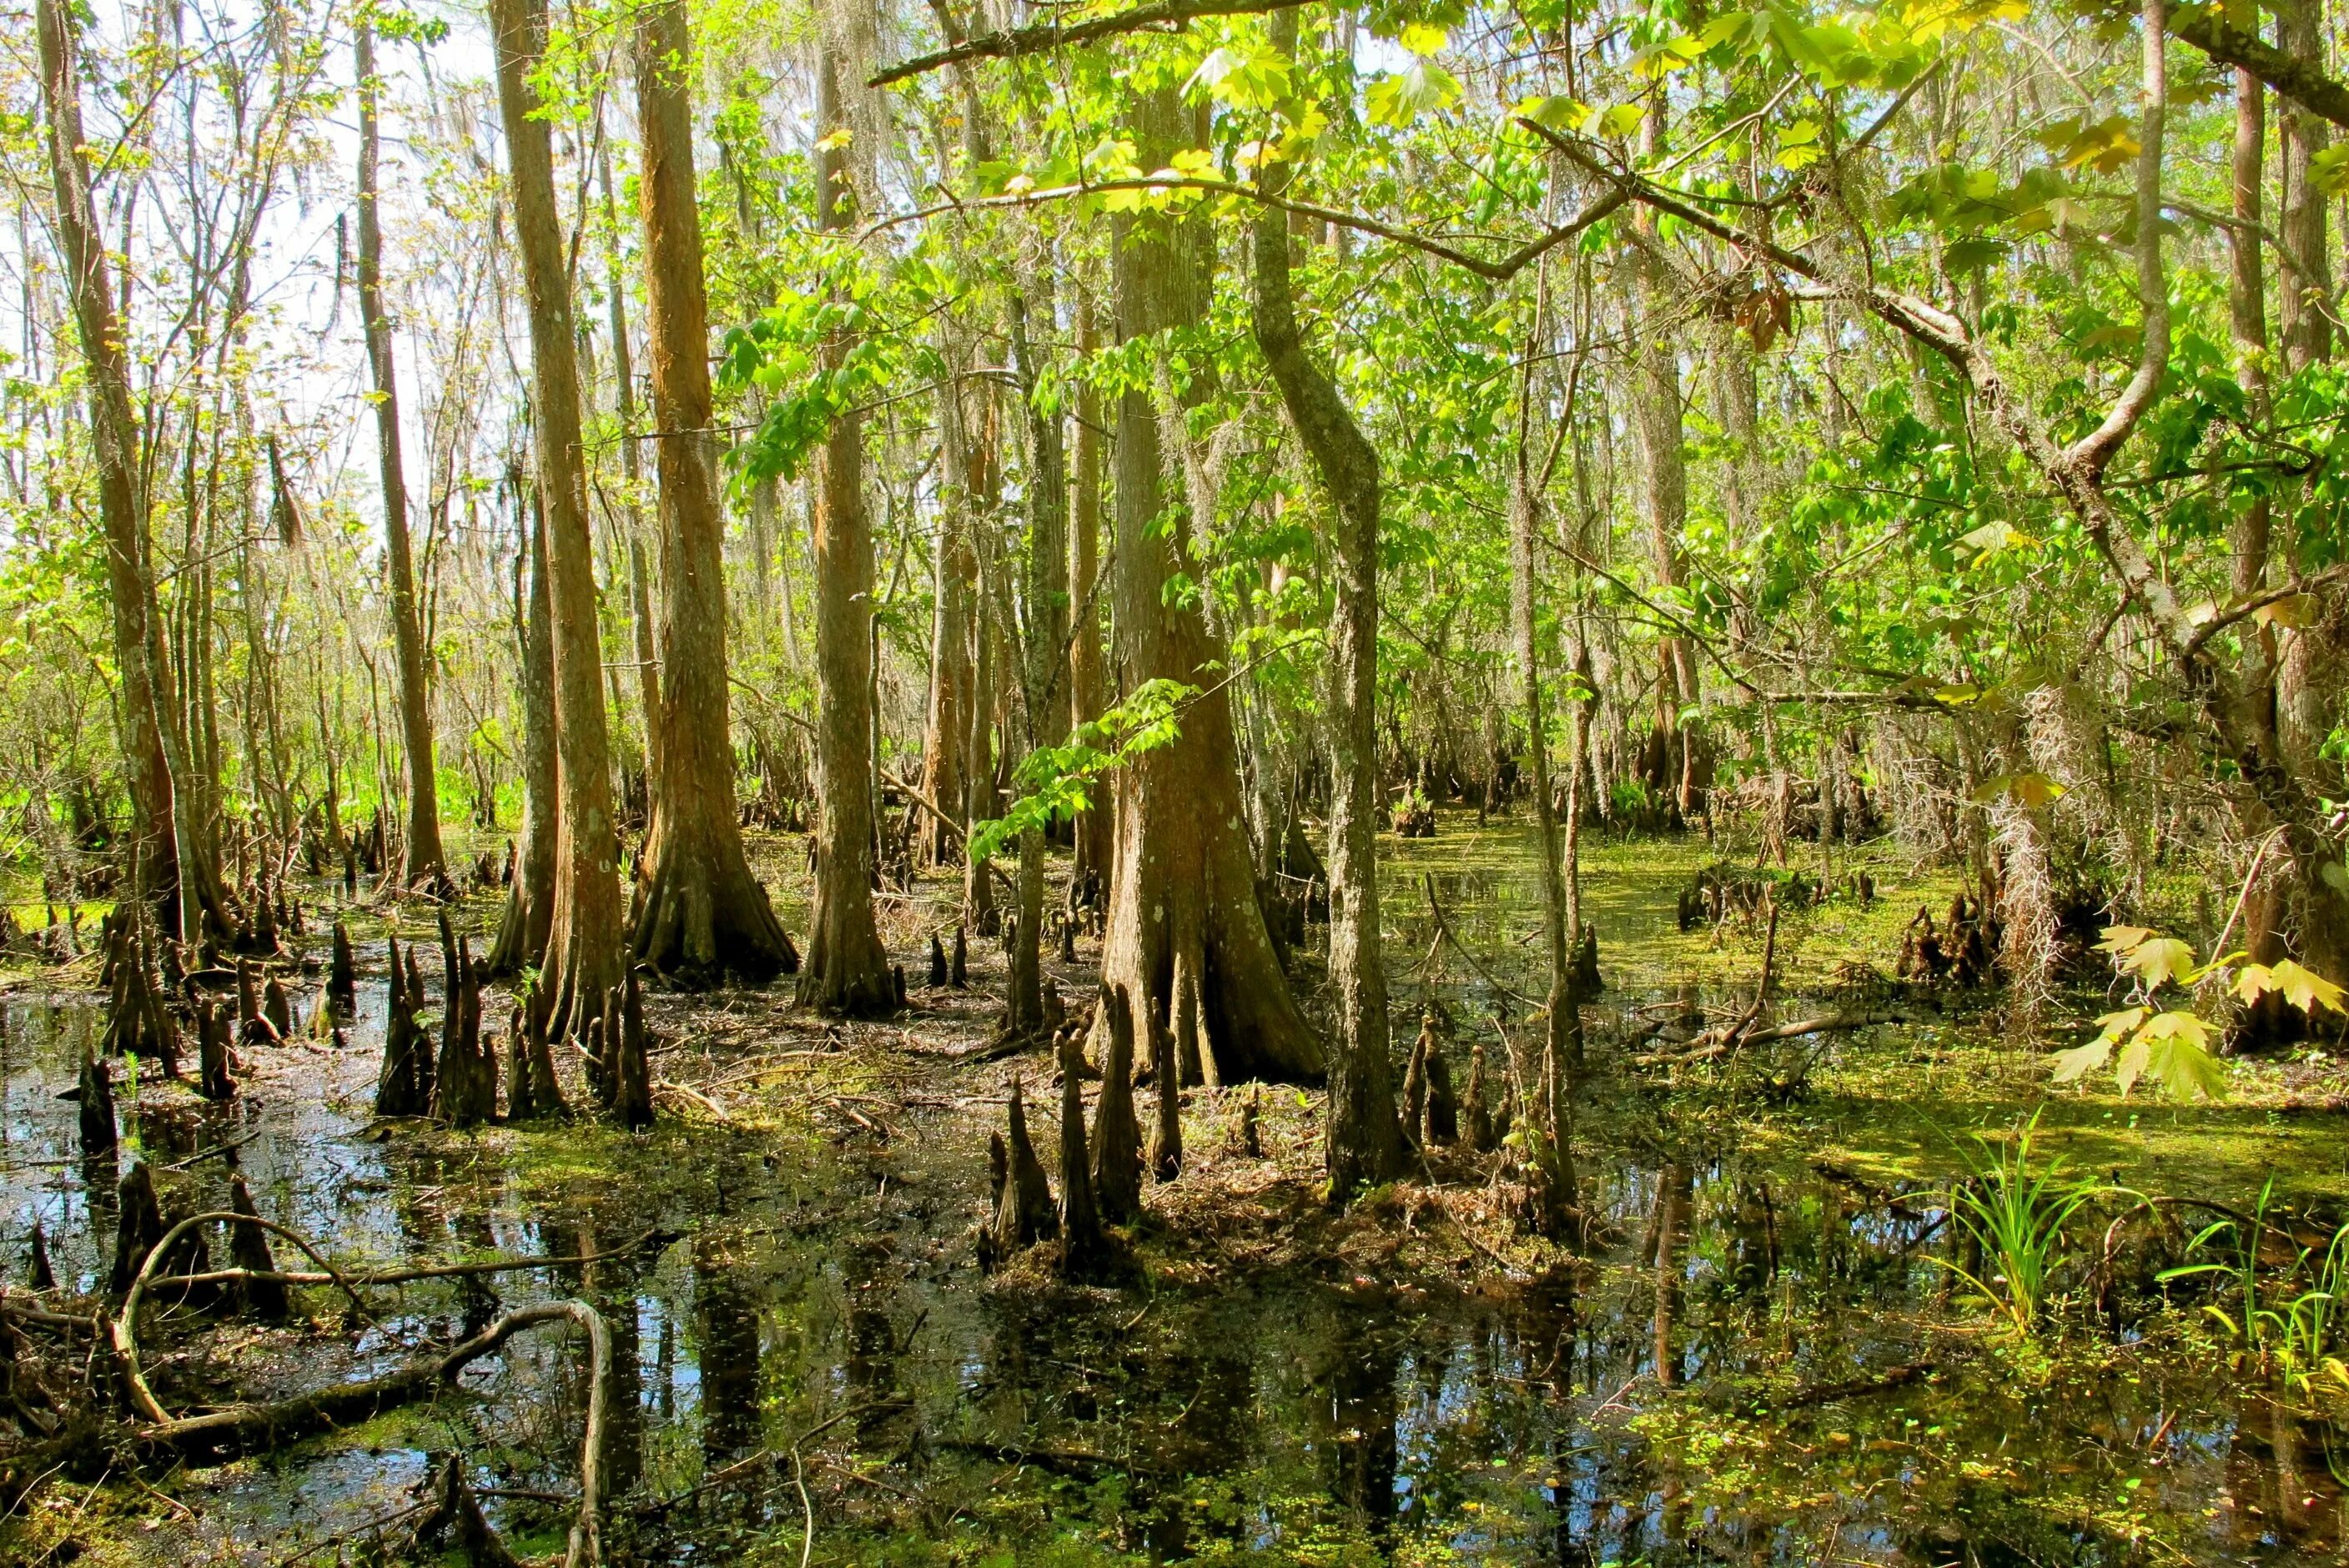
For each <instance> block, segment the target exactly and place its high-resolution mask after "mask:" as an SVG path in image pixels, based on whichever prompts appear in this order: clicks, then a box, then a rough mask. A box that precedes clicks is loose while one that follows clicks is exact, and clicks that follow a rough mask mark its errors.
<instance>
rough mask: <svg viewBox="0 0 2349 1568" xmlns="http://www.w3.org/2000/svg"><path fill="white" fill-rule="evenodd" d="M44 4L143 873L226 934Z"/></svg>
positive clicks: (109, 308)
mask: <svg viewBox="0 0 2349 1568" xmlns="http://www.w3.org/2000/svg"><path fill="white" fill-rule="evenodd" d="M36 29H37V31H38V34H39V46H40V58H41V96H42V100H43V105H44V107H45V108H46V109H47V121H48V124H47V138H46V139H47V150H48V160H49V175H50V180H51V182H52V185H53V187H54V191H55V195H56V200H57V245H58V249H59V250H60V251H61V252H63V253H64V261H65V266H66V272H67V288H68V289H69V290H70V291H71V293H72V296H73V307H74V325H75V328H76V331H77V333H78V335H79V338H80V342H81V350H82V358H83V362H84V364H85V365H86V366H87V368H88V376H89V379H90V388H91V395H90V398H89V407H90V434H91V444H92V446H93V448H94V449H95V454H96V457H97V468H98V515H99V520H100V521H101V523H102V524H103V526H104V528H105V531H106V571H107V587H108V591H109V597H110V598H111V600H112V601H113V610H114V645H115V660H116V664H117V666H118V669H119V677H118V678H119V680H120V681H121V686H122V691H121V701H120V704H119V707H118V709H117V712H118V714H119V721H118V722H119V726H120V728H121V732H122V752H123V756H124V758H126V759H127V762H128V768H129V794H130V799H131V809H132V833H133V836H134V840H135V843H134V848H133V861H132V868H131V869H132V877H133V882H134V885H136V886H137V887H138V888H139V890H140V893H141V894H142V895H143V896H145V897H148V898H150V899H152V900H154V901H155V903H156V905H157V911H158V915H159V919H160V923H161V924H162V926H163V928H164V929H165V930H167V931H176V932H178V934H180V936H181V938H182V939H183V940H186V941H190V942H192V941H196V940H198V939H199V938H201V937H202V935H204V934H205V933H206V931H207V929H209V930H210V931H211V932H212V934H216V935H219V936H221V937H223V938H225V937H227V936H229V935H230V934H233V932H234V930H235V928H236V924H237V922H236V920H235V918H234V916H233V911H232V909H231V906H230V903H229V900H228V895H227V890H226V889H225V888H223V887H222V885H221V882H220V873H219V866H218V863H217V861H215V860H214V859H213V858H212V854H211V853H210V847H209V841H207V840H206V839H205V838H204V837H203V836H202V834H201V833H199V832H196V831H193V830H192V823H191V820H190V819H189V807H190V802H188V801H187V800H185V799H182V798H181V797H182V791H181V790H180V789H177V788H175V780H176V779H177V778H178V777H179V776H181V774H183V773H184V771H185V769H184V765H183V764H175V761H174V758H175V756H176V755H177V753H178V752H179V751H181V749H183V748H181V747H179V746H178V745H177V744H176V734H177V731H176V729H175V728H174V727H173V726H172V721H171V717H170V715H169V712H168V710H167V707H166V705H165V701H164V698H163V695H162V694H163V692H164V691H165V690H166V688H167V686H168V682H169V669H170V661H169V659H168V658H167V657H166V655H165V654H164V651H163V624H162V617H161V615H160V612H159V611H158V609H157V607H156V599H155V576H154V570H153V566H152V564H151V562H150V559H149V554H148V535H147V524H146V513H145V504H144V501H143V500H142V486H141V483H140V451H139V422H138V418H137V417H136V415H135V414H134V413H133V412H132V409H131V403H130V368H129V356H128V354H127V353H126V351H125V349H124V346H123V336H122V332H121V328H120V325H119V315H118V312H117V307H116V303H115V294H114V285H113V283H112V280H111V279H110V277H109V269H108V266H107V260H106V253H105V250H104V242H103V240H102V238H101V237H100V235H99V232H98V212H97V207H96V203H95V201H93V199H92V197H91V194H90V187H89V170H88V165H87V164H86V163H85V162H84V160H83V159H84V154H83V151H82V148H83V139H82V125H81V88H80V83H79V81H78V77H77V76H76V74H75V66H74V54H75V32H74V21H73V18H72V15H71V14H70V13H69V12H68V11H67V8H66V6H65V5H63V4H62V3H61V0H39V3H38V4H37V5H36Z"/></svg>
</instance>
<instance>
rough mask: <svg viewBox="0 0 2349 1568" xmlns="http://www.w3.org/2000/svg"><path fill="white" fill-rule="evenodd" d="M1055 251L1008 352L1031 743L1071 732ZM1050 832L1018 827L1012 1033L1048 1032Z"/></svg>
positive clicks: (1030, 283)
mask: <svg viewBox="0 0 2349 1568" xmlns="http://www.w3.org/2000/svg"><path fill="white" fill-rule="evenodd" d="M1049 265H1050V254H1049V253H1047V254H1046V256H1045V257H1044V258H1043V260H1042V262H1041V263H1040V264H1039V265H1038V266H1037V267H1036V268H1035V269H1034V272H1033V273H1032V275H1031V276H1030V277H1029V278H1027V279H1024V280H1022V283H1021V285H1020V289H1019V292H1016V293H1014V294H1013V295H1012V296H1011V302H1010V310H1011V355H1012V366H1013V372H1014V374H1015V375H1017V376H1018V377H1019V388H1020V393H1021V397H1020V406H1021V407H1023V408H1025V409H1026V410H1027V413H1028V482H1027V484H1026V485H1025V486H1024V487H1022V493H1023V496H1024V498H1025V500H1026V501H1027V505H1028V549H1027V552H1026V554H1025V555H1023V556H1022V557H1021V568H1022V570H1021V583H1020V599H1021V601H1022V606H1023V608H1024V610H1025V611H1026V616H1025V624H1023V625H1022V627H1021V633H1022V636H1021V644H1022V652H1023V654H1024V655H1025V658H1024V661H1023V663H1024V666H1025V667H1024V671H1023V674H1024V676H1025V679H1024V680H1023V681H1022V683H1021V686H1022V689H1021V694H1020V695H1021V701H1020V704H1019V711H1020V715H1021V718H1022V721H1023V723H1024V725H1025V727H1026V728H1027V732H1028V735H1027V743H1028V750H1029V751H1030V753H1031V754H1032V753H1033V752H1035V751H1036V750H1037V749H1038V748H1040V747H1044V746H1050V745H1057V744H1058V743H1059V742H1060V741H1061V740H1062V739H1063V738H1066V736H1067V734H1068V698H1069V682H1068V677H1067V675H1066V671H1067V669H1068V662H1067V657H1066V654H1067V649H1068V621H1069V611H1068V598H1069V479H1068V465H1067V454H1066V451H1065V449H1064V448H1063V447H1062V445H1061V417H1060V415H1059V413H1058V412H1056V411H1050V410H1048V409H1047V407H1045V405H1044V404H1043V402H1042V401H1041V399H1040V397H1038V376H1037V368H1036V362H1035V356H1034V354H1033V351H1032V349H1031V346H1030V343H1029V338H1028V301H1029V297H1030V295H1031V294H1032V295H1033V296H1034V297H1035V299H1036V302H1037V307H1038V309H1039V310H1040V312H1041V313H1042V315H1044V317H1045V319H1046V320H1047V321H1050V319H1051V315H1052V295H1051V289H1050V274H1049V273H1048V272H1047V270H1046V269H1047V268H1048V267H1049ZM1043 939H1044V833H1043V830H1042V829H1040V828H1030V829H1028V830H1025V831H1024V832H1022V833H1021V834H1020V835H1019V929H1018V930H1017V931H1016V932H1015V933H1014V934H1013V937H1012V944H1011V988H1010V992H1009V998H1008V1003H1007V1006H1006V1009H1005V1011H1006V1013H1007V1015H1008V1016H1007V1017H1006V1019H1005V1022H1006V1025H1007V1026H1008V1028H1009V1031H1010V1032H1011V1033H1012V1034H1015V1035H1019V1036H1021V1037H1033V1036H1037V1035H1040V1034H1042V1033H1043V1032H1044V994H1043V973H1044V970H1043Z"/></svg>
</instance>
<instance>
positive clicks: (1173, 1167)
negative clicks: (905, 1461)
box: [977, 985, 1515, 1278]
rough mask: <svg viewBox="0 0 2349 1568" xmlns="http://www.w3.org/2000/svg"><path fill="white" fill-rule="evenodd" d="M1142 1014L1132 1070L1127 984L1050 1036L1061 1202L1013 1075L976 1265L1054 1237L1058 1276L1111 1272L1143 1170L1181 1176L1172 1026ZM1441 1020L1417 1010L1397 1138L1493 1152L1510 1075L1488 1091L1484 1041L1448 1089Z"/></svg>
mask: <svg viewBox="0 0 2349 1568" xmlns="http://www.w3.org/2000/svg"><path fill="white" fill-rule="evenodd" d="M1096 1010H1097V1011H1098V1015H1099V1016H1101V1017H1102V1019H1103V1020H1104V1021H1105V1022H1106V1024H1107V1033H1108V1036H1109V1039H1108V1045H1107V1048H1106V1050H1105V1051H1104V1053H1103V1058H1102V1065H1101V1068H1100V1071H1099V1073H1098V1074H1096V1073H1095V1072H1094V1070H1093V1069H1092V1067H1091V1066H1090V1065H1089V1064H1088V1063H1087V1062H1086V1060H1085V1040H1086V1037H1087V1036H1088V1035H1090V1034H1091V1033H1092V1022H1093V1018H1094V1016H1095V1013H1096ZM1144 1016H1145V1021H1146V1022H1147V1023H1148V1025H1149V1027H1150V1059H1149V1062H1148V1065H1147V1070H1146V1071H1144V1072H1143V1073H1141V1074H1139V1075H1137V1073H1136V1071H1135V1063H1134V1035H1135V1021H1134V1007H1133V997H1132V995H1130V993H1129V992H1128V991H1127V990H1126V988H1125V986H1124V985H1107V986H1104V987H1102V994H1101V997H1100V999H1099V1001H1098V1002H1097V1003H1096V1004H1095V1006H1094V1008H1093V1009H1087V1010H1085V1011H1082V1012H1079V1013H1077V1014H1074V1015H1071V1016H1070V1017H1069V1018H1068V1019H1067V1020H1066V1022H1065V1023H1063V1024H1062V1025H1061V1027H1060V1028H1058V1029H1057V1030H1056V1031H1055V1032H1054V1035H1053V1038H1052V1052H1053V1057H1054V1059H1055V1060H1056V1061H1057V1062H1058V1063H1059V1066H1060V1072H1061V1150H1060V1154H1061V1191H1060V1195H1059V1196H1058V1198H1055V1197H1054V1195H1053V1192H1052V1182H1051V1178H1050V1175H1049V1174H1048V1173H1047V1172H1046V1171H1045V1169H1044V1162H1043V1161H1041V1160H1040V1159H1039V1158H1038V1157H1037V1153H1036V1145H1035V1141H1034V1140H1033V1139H1032V1138H1030V1135H1029V1131H1028V1108H1027V1099H1026V1091H1025V1088H1024V1087H1023V1085H1022V1084H1021V1082H1020V1080H1019V1078H1018V1077H1017V1076H1015V1077H1014V1078H1012V1080H1011V1095H1010V1099H1009V1127H1008V1129H1007V1130H1006V1132H996V1133H989V1134H988V1145H987V1163H988V1180H989V1182H990V1185H991V1189H992V1192H993V1201H992V1205H991V1210H990V1217H989V1218H988V1221H987V1222H985V1223H984V1224H982V1225H981V1226H980V1227H979V1228H978V1236H977V1253H978V1265H979V1267H980V1268H981V1269H982V1270H984V1271H986V1272H988V1273H989V1274H992V1273H994V1272H995V1271H996V1270H997V1269H999V1268H1001V1267H1003V1266H1004V1265H1005V1264H1009V1262H1010V1261H1011V1259H1012V1258H1014V1257H1016V1256H1017V1255H1019V1253H1022V1252H1025V1251H1026V1250H1027V1249H1028V1248H1030V1247H1032V1246H1035V1245H1037V1244H1038V1243H1045V1242H1055V1241H1056V1242H1058V1243H1060V1252H1059V1256H1058V1259H1057V1263H1058V1265H1059V1268H1060V1271H1061V1274H1063V1275H1065V1276H1067V1277H1070V1278H1088V1277H1093V1276H1097V1275H1099V1274H1102V1273H1103V1272H1105V1271H1107V1270H1109V1269H1110V1268H1112V1266H1113V1265H1114V1264H1115V1262H1116V1258H1117V1247H1116V1243H1115V1241H1114V1239H1113V1238H1112V1236H1111V1234H1110V1233H1109V1229H1108V1228H1109V1227H1110V1226H1112V1225H1129V1224H1132V1223H1133V1222H1135V1221H1137V1220H1139V1219H1140V1218H1141V1217H1142V1189H1143V1177H1144V1174H1145V1173H1147V1175H1148V1176H1149V1177H1150V1179H1152V1180H1154V1181H1174V1179H1175V1177H1176V1176H1178V1175H1180V1174H1181V1173H1182V1170H1183V1119H1182V1102H1181V1082H1180V1074H1179V1072H1178V1071H1177V1068H1176V1064H1175V1056H1174V1030H1172V1029H1171V1028H1169V1027H1167V1026H1166V1025H1165V1024H1164V1022H1163V1021H1162V1020H1160V1019H1158V1018H1157V1017H1155V1016H1150V1015H1149V1014H1148V1013H1147V1012H1145V1015H1144ZM1446 1032H1447V1031H1446V1030H1445V1028H1444V1017H1443V1016H1442V1015H1441V1014H1440V1013H1439V1012H1438V1011H1437V1010H1436V1009H1434V1008H1430V1009H1429V1010H1428V1011H1427V1012H1426V1013H1425V1014H1423V1016H1422V1019H1421V1024H1420V1031H1419V1038H1418V1039H1417V1040H1416V1041H1415V1042H1414V1043H1413V1047H1412V1053H1411V1063H1410V1066H1409V1067H1408V1068H1406V1069H1405V1071H1404V1074H1403V1086H1402V1103H1401V1105H1400V1106H1399V1107H1398V1108H1397V1111H1398V1115H1399V1118H1400V1119H1401V1120H1402V1134H1403V1141H1404V1142H1405V1144H1406V1145H1408V1146H1410V1147H1411V1148H1413V1149H1414V1150H1418V1151H1419V1153H1420V1154H1421V1155H1422V1156H1423V1157H1425V1156H1427V1155H1430V1154H1432V1153H1433V1151H1434V1150H1439V1149H1446V1148H1453V1147H1458V1148H1461V1149H1464V1150H1467V1151H1469V1152H1471V1153H1475V1154H1489V1153H1491V1152H1492V1151H1493V1150H1495V1149H1498V1148H1500V1147H1501V1143H1502V1140H1504V1139H1506V1138H1507V1137H1508V1135H1509V1129H1510V1127H1511V1125H1512V1124H1513V1121H1514V1118H1515V1096H1514V1094H1513V1093H1512V1091H1511V1088H1510V1085H1509V1083H1508V1082H1507V1080H1506V1078H1504V1080H1503V1082H1502V1085H1501V1088H1500V1092H1499V1094H1498V1096H1497V1097H1495V1096H1494V1095H1493V1094H1492V1093H1491V1092H1490V1091H1489V1090H1488V1089H1487V1088H1486V1086H1485V1080H1486V1076H1487V1075H1486V1068H1485V1047H1483V1046H1482V1045H1481V1044H1480V1045H1476V1046H1475V1047H1471V1049H1470V1054H1469V1068H1468V1087H1467V1090H1466V1092H1465V1093H1464V1094H1455V1093H1454V1090H1453V1087H1452V1068H1451V1063H1450V1060H1449V1059H1448V1058H1447V1057H1445V1055H1444V1040H1443V1037H1444V1033H1446ZM1096 1076H1098V1077H1099V1078H1100V1079H1101V1084H1102V1088H1101V1094H1100V1096H1099V1098H1098V1099H1097V1101H1096V1103H1095V1104H1094V1107H1093V1116H1092V1127H1091V1130H1090V1131H1089V1130H1088V1129H1087V1127H1086V1122H1085V1099H1084V1089H1083V1087H1082V1085H1083V1080H1084V1079H1086V1078H1092V1077H1096ZM1137 1083H1145V1084H1147V1085H1148V1086H1149V1087H1150V1088H1152V1090H1153V1095H1154V1105H1153V1107H1152V1109H1153V1116H1152V1119H1151V1126H1150V1130H1149V1131H1148V1134H1147V1135H1146V1137H1145V1135H1144V1133H1143V1128H1142V1124H1141V1120H1140V1118H1139V1117H1138V1115H1137V1114H1136V1112H1135V1109H1134V1100H1133V1091H1134V1088H1135V1086H1136V1084H1137ZM1258 1092H1259V1091H1255V1090H1252V1091H1251V1092H1250V1094H1249V1097H1248V1099H1247V1100H1245V1101H1243V1102H1242V1103H1241V1106H1240V1110H1239V1116H1238V1119H1237V1122H1236V1123H1235V1125H1234V1127H1233V1130H1232V1146H1233V1148H1234V1149H1235V1150H1237V1152H1238V1153H1240V1154H1241V1155H1242V1156H1244V1157H1245V1158H1247V1159H1250V1160H1257V1159H1262V1158H1263V1157H1264V1147H1263V1134H1262V1131H1261V1130H1260V1126H1259V1120H1258V1118H1259V1114H1260V1101H1259V1099H1258V1098H1257V1095H1258Z"/></svg>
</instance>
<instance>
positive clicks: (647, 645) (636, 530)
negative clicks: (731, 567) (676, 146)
mask: <svg viewBox="0 0 2349 1568" xmlns="http://www.w3.org/2000/svg"><path fill="white" fill-rule="evenodd" d="M596 161H597V170H596V172H597V174H598V176H599V178H600V179H601V181H602V183H603V187H604V233H605V241H604V269H605V276H606V277H607V278H608V279H609V281H610V293H611V298H610V300H609V302H608V304H607V307H606V308H607V312H608V314H609V315H610V317H611V332H612V406H613V411H614V412H615V413H616V414H618V416H619V418H620V477H621V478H622V479H623V480H626V486H625V489H626V497H627V500H626V509H625V511H624V516H625V517H626V522H627V530H628V608H629V614H630V618H631V619H632V620H633V621H634V623H635V625H636V701H637V705H638V706H639V707H641V708H642V709H643V710H644V725H645V788H646V789H647V792H648V793H649V794H650V795H651V796H652V797H653V798H654V799H659V798H660V794H661V733H660V731H661V724H660V712H661V680H660V654H659V652H658V648H659V634H658V631H657V628H656V627H655V625H654V624H653V596H652V574H651V573H649V572H647V570H646V569H645V540H644V532H645V530H644V516H643V512H642V510H641V509H640V508H639V507H638V506H637V504H636V498H637V497H638V496H639V495H640V494H642V493H643V489H642V487H643V482H644V473H643V459H642V457H641V456H640V454H641V452H642V450H643V447H642V443H641V442H639V440H638V439H637V435H638V432H637V429H636V364H635V351H634V349H633V348H632V347H631V346H630V345H629V342H628V290H627V284H626V279H625V278H624V277H623V276H622V273H621V270H620V238H619V234H620V220H619V212H618V211H617V209H616V207H615V206H614V204H613V201H612V151H611V149H610V147H609V146H608V145H607V146H605V147H603V148H601V149H599V150H597V155H596ZM646 264H647V266H649V265H650V264H651V258H650V256H649V255H647V258H646ZM697 275H698V274H697ZM665 444H666V443H664V445H665ZM663 554H664V557H666V554H667V552H663ZM617 700H618V699H617V694H615V696H614V701H615V704H616V703H617Z"/></svg>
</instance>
